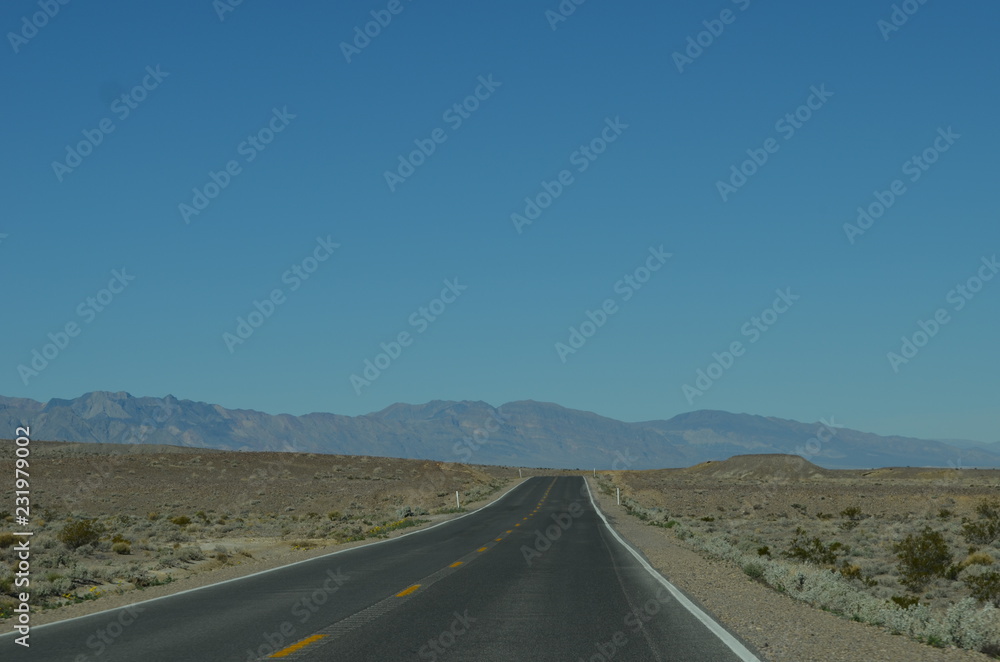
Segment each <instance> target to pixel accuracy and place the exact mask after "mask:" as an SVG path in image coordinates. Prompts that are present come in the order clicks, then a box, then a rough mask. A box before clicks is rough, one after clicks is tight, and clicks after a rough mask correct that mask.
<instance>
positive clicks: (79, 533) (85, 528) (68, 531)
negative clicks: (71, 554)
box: [56, 519, 104, 549]
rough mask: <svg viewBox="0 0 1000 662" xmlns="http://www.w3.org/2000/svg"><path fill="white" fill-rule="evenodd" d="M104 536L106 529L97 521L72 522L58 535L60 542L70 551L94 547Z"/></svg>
mask: <svg viewBox="0 0 1000 662" xmlns="http://www.w3.org/2000/svg"><path fill="white" fill-rule="evenodd" d="M103 534H104V527H103V526H102V525H101V524H99V523H98V521H97V520H96V519H85V520H80V521H78V522H70V523H69V524H67V525H66V526H64V527H63V528H62V529H60V531H59V533H58V534H56V537H58V538H59V540H60V541H61V542H62V543H63V544H64V545H66V546H67V547H69V548H70V549H78V548H80V547H83V546H84V545H93V544H94V543H96V542H97V541H98V540H100V538H101V536H102V535H103Z"/></svg>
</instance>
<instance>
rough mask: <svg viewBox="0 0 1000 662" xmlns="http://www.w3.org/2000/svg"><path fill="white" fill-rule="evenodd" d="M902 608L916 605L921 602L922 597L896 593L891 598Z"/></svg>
mask: <svg viewBox="0 0 1000 662" xmlns="http://www.w3.org/2000/svg"><path fill="white" fill-rule="evenodd" d="M889 599H890V600H892V601H893V602H894V603H895V604H896V605H897V606H898V607H899V608H900V609H908V608H910V607H912V606H914V605H918V604H920V598H917V597H913V596H909V595H894V596H892V597H891V598H889Z"/></svg>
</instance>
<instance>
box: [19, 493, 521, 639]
mask: <svg viewBox="0 0 1000 662" xmlns="http://www.w3.org/2000/svg"><path fill="white" fill-rule="evenodd" d="M531 478H534V476H526V477H525V478H524V479H523V480H521V481H520V482H518V483H517V485H514V486H513V487H511V488H510V489H509V490H507V491H506V492H504V493H503V494H502V495H500V496H499V497H497V498H496V499H495V500H494V501H491V502H490V503H488V504H486V505H485V506H480V507H479V508H476V509H475V510H473V511H470V512H467V513H465V514H464V515H459V516H458V517H453V518H451V519H449V520H445V521H443V522H438V523H437V524H434V525H433V526H428V527H427V528H425V529H417V530H416V531H408V532H406V533H403V534H400V535H398V536H396V537H395V538H389V539H387V540H376V541H374V542H369V543H365V544H364V545H357V546H356V547H348V548H346V549H338V550H337V551H335V552H330V553H329V554H322V555H320V556H314V557H312V558H311V559H302V560H301V561H295V562H293V563H288V564H286V565H279V566H278V567H276V568H268V569H267V570H259V571H257V572H254V573H251V574H249V575H243V576H242V577H233V578H232V579H224V580H222V581H221V582H215V583H214V584H205V585H204V586H196V587H194V588H187V589H184V590H183V591H178V592H177V593H170V594H169V595H161V596H159V597H157V598H150V599H148V600H142V601H140V602H132V603H129V604H127V605H122V606H121V607H110V608H108V609H104V610H102V611H95V612H94V613H92V614H83V615H82V616H73V617H72V618H65V619H63V620H61V621H53V622H51V623H44V624H42V625H33V626H31V630H32V631H35V630H40V629H42V628H46V627H49V626H50V625H62V624H63V623H69V622H71V621H77V620H80V619H81V618H90V617H92V616H99V615H101V614H107V613H110V612H113V611H119V610H121V609H128V608H129V607H135V606H138V605H144V604H147V603H150V602H156V601H157V600H165V599H167V598H173V597H176V596H178V595H184V594H185V593H193V592H195V591H201V590H203V589H206V588H212V587H213V586H222V585H223V584H228V583H230V582H238V581H242V580H244V579H250V578H251V577H256V576H258V575H266V574H267V573H269V572H275V571H278V570H284V569H285V568H291V567H292V566H294V565H299V564H300V563H309V562H311V561H318V560H319V559H325V558H328V557H330V556H336V555H337V554H343V553H344V552H350V551H353V550H355V549H361V548H362V547H371V546H372V545H381V544H382V543H387V542H395V541H396V540H400V539H402V538H405V537H407V536H413V535H416V534H418V533H423V532H424V531H430V530H431V529H436V528H437V527H439V526H444V525H445V524H451V523H452V522H457V521H458V520H460V519H462V518H463V517H468V516H469V515H475V514H476V513H478V512H481V511H483V510H486V509H487V508H489V507H490V506H492V505H494V504H497V503H500V502H501V501H503V500H504V499H505V498H506V497H507V495H508V494H510V493H511V492H513V491H514V490H516V489H517V488H519V487H520V486H521V485H524V483H525V482H527V481H528V480H530V479H531ZM161 586H162V584H161ZM15 634H18V632H17V631H16V630H12V631H10V632H5V633H3V634H0V639H3V638H4V637H9V636H13V635H15Z"/></svg>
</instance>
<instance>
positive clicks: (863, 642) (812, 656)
mask: <svg viewBox="0 0 1000 662" xmlns="http://www.w3.org/2000/svg"><path fill="white" fill-rule="evenodd" d="M587 482H588V484H589V485H590V489H591V493H592V494H593V495H594V499H595V501H596V502H597V503H598V505H599V506H600V508H601V510H602V511H603V512H604V514H605V516H606V517H607V518H608V521H609V522H610V523H611V525H612V526H613V527H614V528H615V530H616V531H618V533H619V534H620V535H621V536H622V537H623V538H625V539H626V540H627V541H629V542H630V543H631V544H632V545H633V546H634V547H635V548H636V549H638V550H639V551H640V552H642V553H643V554H644V555H645V556H646V558H647V560H648V561H649V562H650V564H651V565H652V566H653V567H654V568H656V569H657V570H658V571H659V572H660V573H662V574H663V576H664V577H666V578H667V579H668V580H669V581H670V582H671V583H673V584H674V585H675V586H676V587H678V588H679V589H681V590H682V591H684V592H685V593H686V594H687V595H688V596H690V597H691V598H692V599H693V600H694V601H695V602H697V603H699V604H700V605H701V606H702V607H703V608H704V609H705V610H706V611H708V612H709V613H710V614H711V615H712V616H714V617H715V618H716V619H717V620H718V621H719V622H720V623H722V624H723V625H724V626H725V627H726V628H728V629H729V630H730V631H731V632H733V633H734V634H736V635H737V636H738V637H740V638H741V639H743V640H744V641H745V642H747V643H749V644H750V645H751V646H752V647H754V648H755V649H756V650H757V651H759V654H760V656H761V660H762V662H860V661H862V660H875V661H878V662H989V660H990V659H991V658H989V657H988V656H986V655H983V654H982V653H977V652H973V651H967V650H960V649H954V648H952V649H940V648H934V647H931V646H927V645H925V644H921V643H918V642H915V641H912V640H910V639H906V638H904V637H901V636H897V635H892V634H889V633H888V632H885V631H883V630H881V629H879V628H876V627H874V626H871V625H866V624H864V623H857V622H854V621H849V620H846V619H842V618H840V617H838V616H835V615H833V614H830V613H827V612H824V611H821V610H818V609H814V608H812V607H810V606H808V605H806V604H804V603H802V602H800V601H797V600H795V599H793V598H790V597H788V596H786V595H782V594H780V593H778V592H776V591H774V590H772V589H770V588H767V587H766V586H763V585H762V584H759V583H757V582H754V581H753V580H751V579H750V578H749V577H747V575H746V574H744V573H743V571H742V570H741V569H740V568H739V567H738V566H736V565H735V564H733V563H729V562H726V561H719V560H713V559H709V558H706V557H705V556H703V555H701V554H700V553H699V552H697V551H695V550H693V549H691V548H689V547H686V546H685V545H684V543H683V542H682V541H679V540H677V538H676V537H675V536H674V535H673V534H672V533H671V532H670V530H668V529H662V528H659V527H654V526H648V525H646V524H644V523H643V522H641V521H639V520H638V519H636V518H635V517H632V516H630V515H628V514H626V512H625V509H624V508H623V507H621V506H618V505H616V502H615V498H614V497H613V496H609V495H605V494H602V493H601V492H600V490H599V489H597V485H596V484H595V482H594V480H593V478H591V477H587Z"/></svg>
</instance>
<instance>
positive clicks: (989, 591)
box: [962, 570, 1000, 607]
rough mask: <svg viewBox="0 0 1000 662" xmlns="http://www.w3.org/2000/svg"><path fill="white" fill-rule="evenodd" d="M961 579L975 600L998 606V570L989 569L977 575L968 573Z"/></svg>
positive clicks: (999, 598) (999, 576) (999, 603)
mask: <svg viewBox="0 0 1000 662" xmlns="http://www.w3.org/2000/svg"><path fill="white" fill-rule="evenodd" d="M962 581H963V582H964V583H965V585H966V586H967V587H968V588H969V592H970V593H972V597H974V598H975V599H976V600H979V601H980V602H986V603H988V604H991V605H993V606H994V607H1000V572H997V571H995V570H991V571H990V572H983V573H980V574H978V575H974V574H970V575H966V576H965V578H964V579H963V580H962Z"/></svg>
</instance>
